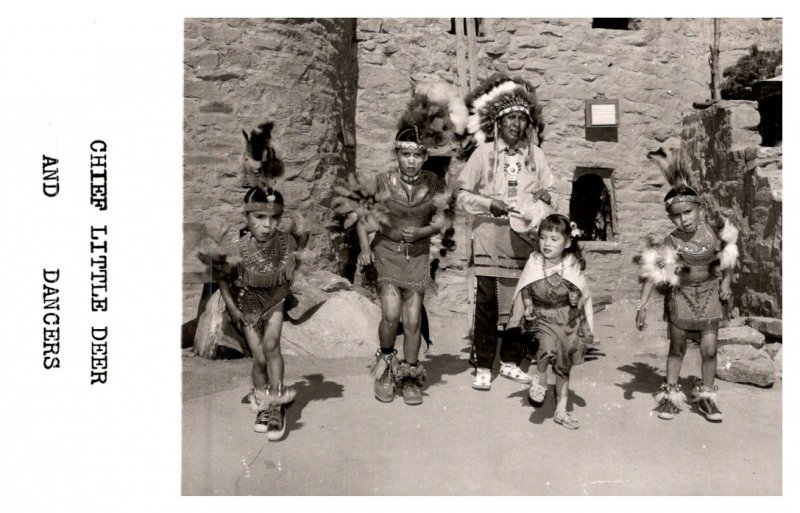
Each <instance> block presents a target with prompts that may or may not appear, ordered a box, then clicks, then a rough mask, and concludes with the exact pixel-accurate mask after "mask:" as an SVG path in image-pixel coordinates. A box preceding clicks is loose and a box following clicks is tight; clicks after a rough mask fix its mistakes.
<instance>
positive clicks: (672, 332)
mask: <svg viewBox="0 0 800 513" xmlns="http://www.w3.org/2000/svg"><path fill="white" fill-rule="evenodd" d="M685 354H686V331H684V330H682V329H680V328H678V327H676V326H675V325H674V324H672V323H669V354H668V355H667V383H668V384H670V385H676V384H677V383H678V377H680V375H681V364H682V363H683V356H684V355H685Z"/></svg>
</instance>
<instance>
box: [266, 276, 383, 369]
mask: <svg viewBox="0 0 800 513" xmlns="http://www.w3.org/2000/svg"><path fill="white" fill-rule="evenodd" d="M380 318H381V309H380V307H379V306H377V305H376V304H374V303H373V302H372V301H370V300H369V299H367V298H365V297H364V296H362V295H361V294H359V293H357V292H355V291H351V290H343V291H339V292H336V293H334V294H332V295H331V296H330V297H329V298H328V300H327V301H326V302H325V303H324V304H323V305H322V306H321V307H320V308H319V309H318V310H317V311H315V312H314V314H313V315H311V316H310V317H309V318H308V319H307V320H306V321H304V322H301V323H299V324H294V323H291V322H286V323H284V324H283V332H282V334H281V348H282V350H283V352H284V354H287V355H296V356H319V357H325V358H337V357H345V356H359V357H366V356H370V355H371V354H372V353H373V352H374V351H375V348H376V347H378V323H379V322H380Z"/></svg>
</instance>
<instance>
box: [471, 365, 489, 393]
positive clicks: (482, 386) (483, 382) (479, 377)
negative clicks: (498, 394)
mask: <svg viewBox="0 0 800 513" xmlns="http://www.w3.org/2000/svg"><path fill="white" fill-rule="evenodd" d="M472 388H474V389H475V390H490V389H491V388H492V371H490V370H489V369H484V368H483V367H478V369H477V370H476V371H475V379H474V380H473V381H472Z"/></svg>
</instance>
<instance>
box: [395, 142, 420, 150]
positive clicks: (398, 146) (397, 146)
mask: <svg viewBox="0 0 800 513" xmlns="http://www.w3.org/2000/svg"><path fill="white" fill-rule="evenodd" d="M394 147H395V149H397V150H406V149H409V148H410V149H413V150H416V149H420V150H425V145H424V144H419V143H416V142H414V141H395V143H394Z"/></svg>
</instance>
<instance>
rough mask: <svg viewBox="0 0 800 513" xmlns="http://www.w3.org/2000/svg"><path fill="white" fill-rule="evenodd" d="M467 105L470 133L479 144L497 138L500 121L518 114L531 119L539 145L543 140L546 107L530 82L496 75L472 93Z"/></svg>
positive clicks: (467, 99)
mask: <svg viewBox="0 0 800 513" xmlns="http://www.w3.org/2000/svg"><path fill="white" fill-rule="evenodd" d="M465 103H466V105H467V107H468V109H469V112H470V116H469V120H468V123H467V130H468V131H469V133H470V134H471V135H472V136H473V137H474V138H475V140H476V141H477V142H478V143H483V142H486V141H491V140H493V139H495V138H496V123H497V121H498V120H499V119H500V118H501V117H503V116H505V115H506V114H508V113H510V112H515V111H517V112H523V113H524V114H525V115H526V116H527V117H528V119H529V120H530V123H531V124H530V126H531V127H533V128H535V129H536V131H537V136H538V139H539V142H541V141H542V135H543V132H544V122H543V121H542V107H541V106H540V105H539V102H538V100H537V99H536V88H535V87H534V86H533V85H532V84H531V83H530V82H527V81H525V80H523V79H521V78H519V77H514V78H509V77H507V76H505V75H503V74H501V73H496V74H494V75H492V76H491V77H489V78H488V79H487V80H486V81H484V82H483V83H482V84H481V85H480V86H478V87H477V88H475V89H474V90H473V91H471V92H470V93H469V94H468V95H467V97H466V99H465Z"/></svg>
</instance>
